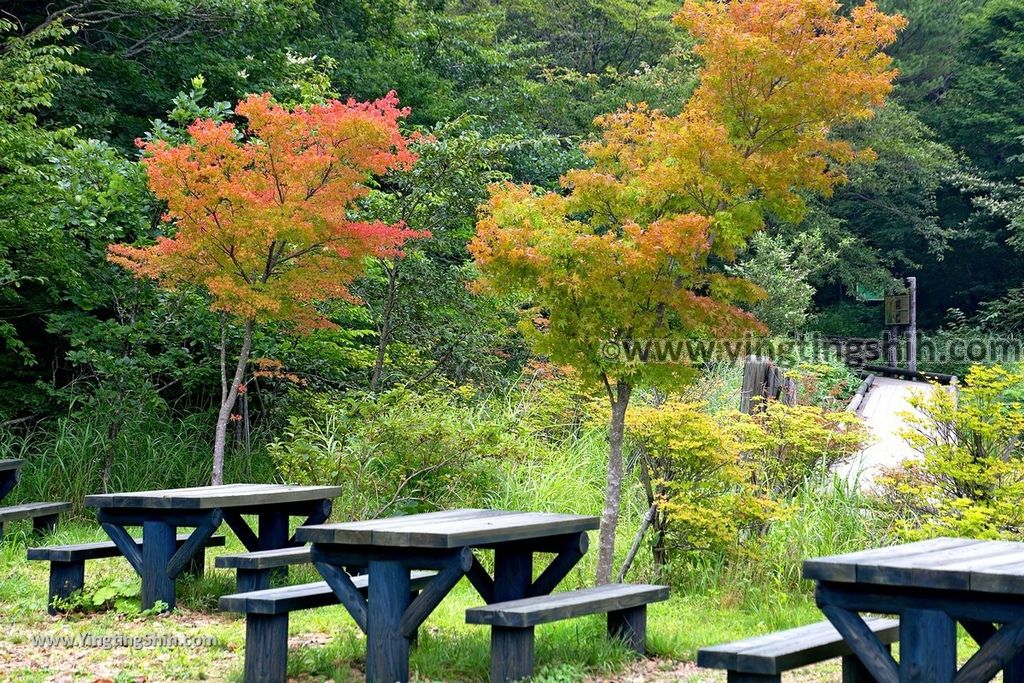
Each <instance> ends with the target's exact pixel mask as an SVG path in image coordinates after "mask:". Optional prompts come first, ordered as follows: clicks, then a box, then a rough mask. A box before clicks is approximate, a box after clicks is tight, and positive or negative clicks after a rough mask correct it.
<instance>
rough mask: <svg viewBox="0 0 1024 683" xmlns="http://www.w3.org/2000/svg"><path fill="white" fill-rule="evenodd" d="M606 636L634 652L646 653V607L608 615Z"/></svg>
mask: <svg viewBox="0 0 1024 683" xmlns="http://www.w3.org/2000/svg"><path fill="white" fill-rule="evenodd" d="M608 636H609V637H610V638H614V639H618V640H621V641H622V644H623V645H625V646H626V647H628V648H629V649H630V650H633V651H634V652H638V653H640V654H645V653H646V652H647V605H640V606H639V607H633V608H631V609H623V610H612V611H611V612H609V613H608Z"/></svg>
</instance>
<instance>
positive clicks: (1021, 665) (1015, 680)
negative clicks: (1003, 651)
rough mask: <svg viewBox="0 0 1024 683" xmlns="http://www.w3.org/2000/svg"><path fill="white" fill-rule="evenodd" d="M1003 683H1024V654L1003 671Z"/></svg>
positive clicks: (1014, 659) (1013, 660) (1015, 658)
mask: <svg viewBox="0 0 1024 683" xmlns="http://www.w3.org/2000/svg"><path fill="white" fill-rule="evenodd" d="M1003 683H1024V653H1022V654H1019V655H1017V656H1016V657H1014V658H1013V659H1012V660H1011V661H1010V663H1009V665H1007V667H1006V668H1005V669H1003Z"/></svg>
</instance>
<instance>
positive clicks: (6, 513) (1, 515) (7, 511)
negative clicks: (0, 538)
mask: <svg viewBox="0 0 1024 683" xmlns="http://www.w3.org/2000/svg"><path fill="white" fill-rule="evenodd" d="M70 509H71V503H25V504H23V505H12V506H10V507H3V508H0V523H2V522H13V521H16V520H19V519H28V518H30V517H43V516H47V515H57V514H60V513H61V512H66V511H67V510H70Z"/></svg>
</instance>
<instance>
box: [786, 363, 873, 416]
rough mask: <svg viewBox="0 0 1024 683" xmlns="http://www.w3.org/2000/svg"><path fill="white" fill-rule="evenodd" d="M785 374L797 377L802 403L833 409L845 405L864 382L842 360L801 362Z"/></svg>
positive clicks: (795, 378)
mask: <svg viewBox="0 0 1024 683" xmlns="http://www.w3.org/2000/svg"><path fill="white" fill-rule="evenodd" d="M786 375H787V376H788V377H791V378H793V379H794V380H795V381H796V383H797V386H798V387H799V390H798V394H799V397H800V402H801V403H805V404H809V405H815V406H820V407H822V408H826V409H833V410H835V409H841V408H843V407H845V404H846V403H848V402H849V400H850V399H851V398H852V397H853V393H854V392H855V391H856V390H857V387H858V386H860V383H861V380H860V378H859V377H857V376H856V375H855V374H853V373H852V372H850V368H848V367H847V366H846V364H845V363H844V362H843V361H841V360H831V361H825V362H820V363H800V364H799V365H797V366H796V367H795V368H793V369H792V370H791V371H789V372H787V373H786Z"/></svg>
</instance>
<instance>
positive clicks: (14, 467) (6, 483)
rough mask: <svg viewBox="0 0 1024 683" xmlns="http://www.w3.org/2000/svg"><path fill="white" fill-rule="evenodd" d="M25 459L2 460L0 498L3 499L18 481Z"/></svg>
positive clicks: (0, 464)
mask: <svg viewBox="0 0 1024 683" xmlns="http://www.w3.org/2000/svg"><path fill="white" fill-rule="evenodd" d="M24 466H25V461H24V460H21V459H17V458H15V459H11V460H0V500H3V499H4V498H5V497H6V496H7V494H8V493H10V492H11V489H13V488H14V487H15V485H16V484H17V483H18V477H19V476H20V474H21V468H22V467H24Z"/></svg>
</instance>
